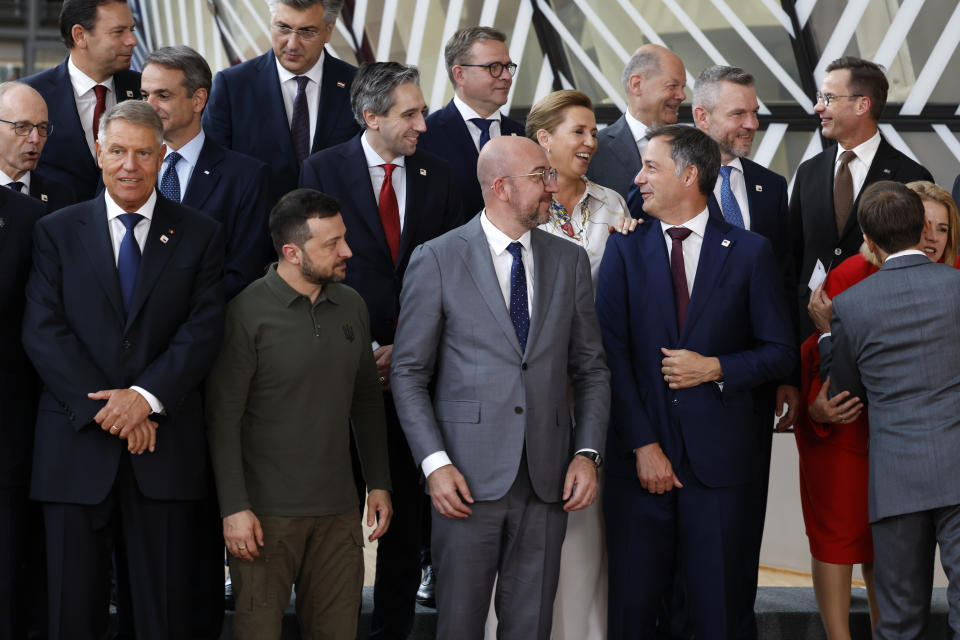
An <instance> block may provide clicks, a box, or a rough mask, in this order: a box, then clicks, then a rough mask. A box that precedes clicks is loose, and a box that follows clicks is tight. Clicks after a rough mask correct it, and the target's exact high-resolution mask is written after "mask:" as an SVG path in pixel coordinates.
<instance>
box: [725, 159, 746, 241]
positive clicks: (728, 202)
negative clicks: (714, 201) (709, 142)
mask: <svg viewBox="0 0 960 640" xmlns="http://www.w3.org/2000/svg"><path fill="white" fill-rule="evenodd" d="M732 170H733V167H731V166H730V165H726V166H723V167H720V178H721V182H720V208H721V209H723V219H724V220H726V221H727V222H729V223H730V224H732V225H734V226H736V227H740V228H741V229H743V228H744V226H743V214H741V213H740V205H739V204H737V199H736V198H735V197H734V195H733V191H732V190H731V189H730V172H731V171H732Z"/></svg>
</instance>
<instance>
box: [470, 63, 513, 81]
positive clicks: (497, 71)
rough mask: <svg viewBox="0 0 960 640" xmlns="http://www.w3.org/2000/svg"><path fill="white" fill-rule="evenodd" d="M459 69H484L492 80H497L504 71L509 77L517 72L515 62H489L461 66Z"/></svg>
mask: <svg viewBox="0 0 960 640" xmlns="http://www.w3.org/2000/svg"><path fill="white" fill-rule="evenodd" d="M460 66H461V67H484V68H485V69H486V70H487V71H489V72H490V75H492V76H493V77H494V78H499V77H500V76H501V74H503V70H504V69H506V70H507V73H509V74H510V75H511V76H512V75H515V74H516V72H517V63H516V62H491V63H490V64H461V65H460Z"/></svg>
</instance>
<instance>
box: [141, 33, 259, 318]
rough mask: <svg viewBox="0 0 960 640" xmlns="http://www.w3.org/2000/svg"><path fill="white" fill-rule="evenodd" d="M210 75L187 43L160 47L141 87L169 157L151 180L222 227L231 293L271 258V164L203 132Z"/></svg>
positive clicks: (255, 275)
mask: <svg viewBox="0 0 960 640" xmlns="http://www.w3.org/2000/svg"><path fill="white" fill-rule="evenodd" d="M210 78H211V73H210V67H209V66H208V65H207V62H206V60H204V59H203V57H202V56H201V55H200V54H199V53H197V52H196V51H194V50H193V49H191V48H190V47H185V46H176V47H163V48H162V49H157V50H156V51H153V52H151V53H150V54H149V55H148V56H147V58H146V60H145V61H144V67H143V76H142V78H141V81H140V91H141V93H142V94H143V97H144V99H145V100H146V101H147V102H148V103H150V106H152V107H153V108H154V109H156V110H157V113H158V114H159V115H160V120H161V122H163V141H164V143H166V147H167V155H166V156H165V157H164V162H163V168H162V169H161V170H160V176H159V177H158V179H157V180H158V182H157V183H158V184H159V185H160V193H161V195H163V196H165V197H167V198H169V199H171V200H173V201H174V202H180V203H181V204H184V205H186V206H188V207H192V208H194V209H197V210H198V211H202V212H203V213H205V214H207V215H208V216H210V217H211V218H213V219H214V220H216V221H217V222H219V223H220V224H221V225H223V231H224V241H225V242H226V251H227V253H226V264H225V268H226V272H225V274H224V286H225V288H226V294H227V298H228V299H229V298H232V297H233V296H235V295H236V294H238V293H240V291H241V290H242V289H243V288H244V287H245V286H247V285H248V284H250V283H251V282H253V281H254V280H256V279H257V278H259V277H261V276H262V275H263V273H264V269H265V268H266V266H267V264H268V263H269V262H270V261H271V255H272V254H271V252H270V234H269V232H268V231H267V214H268V213H269V207H268V206H267V198H268V190H269V168H268V167H267V166H266V165H265V164H263V163H262V162H259V161H258V160H256V159H253V158H250V157H248V156H245V155H243V154H240V153H236V152H234V151H230V150H229V149H224V148H223V147H221V146H220V145H218V144H217V143H216V142H214V141H213V140H212V139H211V138H210V137H208V136H206V135H204V132H203V130H202V129H201V126H200V121H201V120H200V119H201V116H202V114H203V110H204V107H205V106H206V104H207V96H208V95H209V91H210Z"/></svg>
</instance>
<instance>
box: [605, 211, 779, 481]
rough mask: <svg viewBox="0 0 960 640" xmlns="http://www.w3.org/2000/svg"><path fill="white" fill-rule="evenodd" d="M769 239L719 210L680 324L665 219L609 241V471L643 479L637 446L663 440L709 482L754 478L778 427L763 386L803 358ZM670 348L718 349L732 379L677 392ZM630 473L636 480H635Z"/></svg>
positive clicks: (713, 352)
mask: <svg viewBox="0 0 960 640" xmlns="http://www.w3.org/2000/svg"><path fill="white" fill-rule="evenodd" d="M777 271H778V269H777V266H776V260H775V258H774V255H773V251H772V250H771V248H770V243H769V242H768V241H767V240H766V239H765V238H763V237H762V236H760V235H757V234H755V233H752V232H749V231H744V230H743V229H739V228H736V227H733V226H732V225H730V224H728V223H726V222H722V221H718V220H716V219H713V218H711V219H710V220H709V222H708V223H707V227H706V231H705V234H704V239H703V246H702V249H701V252H700V260H699V264H698V267H697V275H696V279H695V280H694V285H693V292H692V295H691V296H690V307H689V309H688V311H687V316H686V321H685V323H684V327H683V332H682V333H679V335H678V332H677V322H676V311H675V306H674V299H673V287H672V279H671V275H670V265H669V260H668V257H667V248H666V243H665V242H664V239H663V232H662V228H661V225H660V223H659V221H657V220H651V221H650V222H648V223H646V224H644V225H643V226H642V227H640V228H639V229H637V231H635V232H634V233H632V234H630V235H629V236H621V235H619V234H613V235H611V236H610V240H609V241H608V242H607V247H606V251H605V252H604V255H603V261H602V263H601V265H600V275H599V278H598V286H597V315H598V317H599V320H600V328H601V331H602V334H603V346H604V349H605V350H606V353H607V364H608V366H609V367H610V373H611V376H610V378H611V382H610V385H611V390H612V394H613V397H612V409H611V414H610V429H609V431H608V434H607V462H608V466H607V472H608V473H609V474H611V475H615V476H618V477H620V478H624V479H627V481H628V482H631V481H632V482H635V483H636V489H637V490H638V491H640V490H641V487H640V483H639V480H638V479H637V470H636V463H635V457H634V454H633V450H634V449H636V448H638V447H642V446H644V445H647V444H650V443H653V442H658V443H659V444H660V447H661V448H662V449H663V451H664V453H665V454H666V456H667V457H668V458H669V459H670V462H671V464H672V465H673V466H674V468H675V469H676V468H678V467H679V464H680V462H681V459H682V458H683V457H685V458H686V459H687V460H689V464H690V467H691V468H692V470H693V472H694V473H695V474H696V476H697V478H698V479H699V480H700V481H701V482H702V483H703V484H705V485H707V486H709V487H724V486H734V485H739V484H744V483H748V482H751V481H753V480H755V479H756V478H757V477H758V475H759V472H760V471H761V470H762V469H763V468H764V467H763V462H762V456H761V452H760V451H759V448H760V443H761V438H760V437H759V434H760V433H761V430H765V429H769V428H770V414H769V413H768V412H767V410H766V407H767V400H766V398H765V394H764V393H763V391H762V388H763V386H764V385H765V384H766V383H768V382H771V381H773V380H777V379H779V378H783V377H785V376H786V375H787V374H789V373H790V372H791V371H792V370H793V368H794V366H795V365H796V362H797V358H798V354H797V348H796V345H795V343H794V337H793V330H792V324H791V320H790V314H789V310H788V305H787V302H786V300H785V299H784V296H783V293H782V285H781V283H780V278H779V277H778V274H777ZM661 347H667V348H671V349H690V350H692V351H695V352H697V353H699V354H701V355H704V356H716V357H718V358H719V359H720V364H721V367H722V369H723V381H724V386H723V390H722V391H721V389H720V387H719V386H718V385H717V384H716V383H713V382H709V383H704V384H701V385H698V386H696V387H693V388H690V389H679V390H671V389H670V388H669V387H668V386H667V384H666V383H665V382H664V380H663V374H662V372H661V361H662V359H663V355H662V354H661V352H660V348H661ZM631 479H632V480H631Z"/></svg>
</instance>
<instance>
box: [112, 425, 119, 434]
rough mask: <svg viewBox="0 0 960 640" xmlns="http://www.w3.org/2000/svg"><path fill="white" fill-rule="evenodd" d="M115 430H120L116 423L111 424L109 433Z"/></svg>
mask: <svg viewBox="0 0 960 640" xmlns="http://www.w3.org/2000/svg"><path fill="white" fill-rule="evenodd" d="M117 431H120V427H118V426H117V425H113V426H112V427H110V433H115V432H117Z"/></svg>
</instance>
